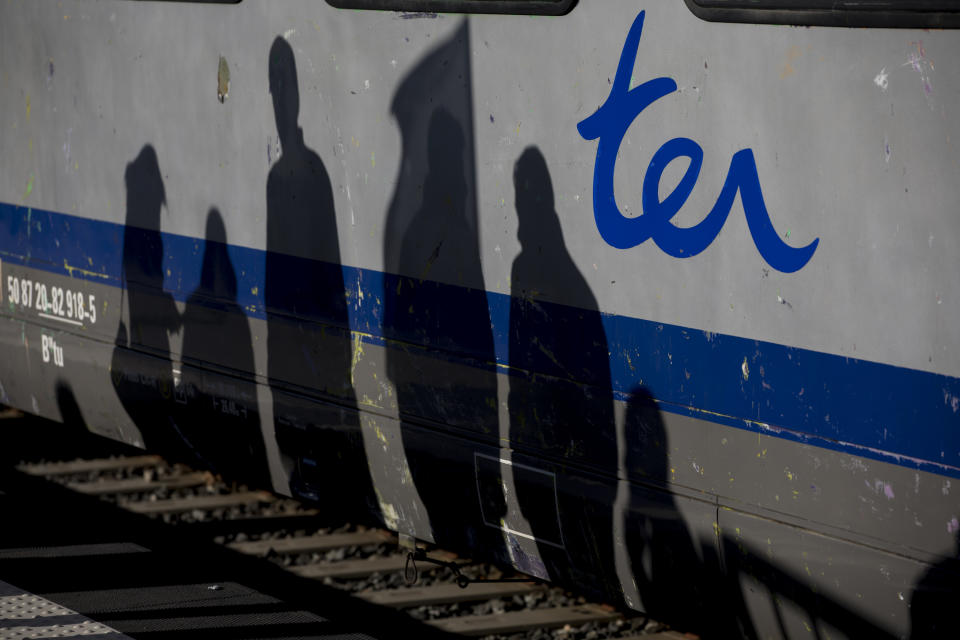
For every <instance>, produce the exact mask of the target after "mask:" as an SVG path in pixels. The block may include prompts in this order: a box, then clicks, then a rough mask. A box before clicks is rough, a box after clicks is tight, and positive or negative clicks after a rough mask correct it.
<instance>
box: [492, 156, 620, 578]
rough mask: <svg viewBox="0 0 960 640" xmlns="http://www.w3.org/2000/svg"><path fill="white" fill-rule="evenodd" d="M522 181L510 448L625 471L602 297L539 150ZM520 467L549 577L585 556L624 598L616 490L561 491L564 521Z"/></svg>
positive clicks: (522, 161) (522, 497) (516, 178)
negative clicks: (569, 239)
mask: <svg viewBox="0 0 960 640" xmlns="http://www.w3.org/2000/svg"><path fill="white" fill-rule="evenodd" d="M513 182H514V188H515V192H516V209H517V218H518V231H517V236H518V239H519V240H520V246H521V249H520V253H519V255H518V256H517V257H516V259H515V260H514V262H513V269H512V272H511V281H510V282H511V292H510V296H511V297H510V335H509V349H510V352H509V353H510V367H511V369H512V371H513V372H514V375H512V376H511V378H510V394H509V414H510V444H511V446H512V447H513V448H514V449H515V450H516V451H517V452H518V453H522V452H531V453H533V454H534V455H536V456H538V457H548V458H553V459H555V460H563V461H565V462H569V463H572V464H575V465H587V466H590V467H593V468H596V469H602V470H605V471H608V470H610V469H616V468H617V445H616V427H615V423H614V415H613V397H612V391H611V384H610V364H609V353H608V349H607V338H606V333H605V331H604V327H603V323H602V321H601V316H600V312H599V311H598V307H597V301H596V299H595V298H594V296H593V293H592V292H591V290H590V287H589V285H588V284H587V282H586V280H585V279H584V277H583V275H582V274H581V273H580V271H579V270H578V269H577V267H576V265H575V264H574V262H573V259H572V258H571V257H570V254H569V253H568V252H567V248H566V245H565V243H564V239H563V232H562V230H561V227H560V219H559V217H558V215H557V212H556V210H555V208H554V195H553V184H552V181H551V179H550V172H549V170H548V168H547V163H546V160H545V159H544V157H543V154H542V153H541V152H540V150H539V149H537V148H536V147H528V148H527V149H525V150H524V152H523V154H521V156H520V158H519V159H518V160H517V163H516V166H515V167H514V173H513ZM550 300H562V301H563V303H564V304H557V303H556V302H549V301H550ZM519 469H520V468H519V467H517V466H516V465H515V466H514V467H513V473H514V483H515V485H516V495H517V499H518V501H519V504H520V510H521V512H522V513H523V516H524V518H526V520H527V521H528V522H529V524H530V528H531V529H532V534H533V537H535V538H536V539H537V541H538V551H539V553H540V557H541V559H542V560H543V562H544V565H545V568H546V571H547V573H548V574H549V575H550V576H557V575H560V572H561V571H564V572H565V571H566V567H565V565H568V564H569V558H577V559H578V563H576V565H575V566H574V567H573V568H574V571H582V572H583V573H584V574H585V575H584V576H583V580H582V582H583V583H590V582H592V583H594V584H600V583H604V586H605V589H606V590H607V592H608V593H618V592H619V587H618V586H616V585H614V584H613V583H612V582H611V581H612V580H614V579H615V575H616V572H615V570H614V558H613V545H612V538H613V529H612V523H613V515H612V509H613V499H614V496H615V493H616V486H615V485H614V484H613V483H612V482H610V483H603V482H596V483H592V484H590V485H589V486H586V485H584V486H578V487H577V488H576V489H574V488H573V487H572V486H571V487H570V490H568V491H564V490H563V488H562V486H561V487H558V495H559V503H558V506H557V509H558V511H559V518H557V511H556V510H550V509H548V508H545V507H546V505H545V504H544V502H543V496H544V495H545V494H544V491H543V488H542V487H537V486H536V483H535V482H533V481H532V478H533V477H534V476H532V475H530V474H528V475H527V476H524V475H522V474H521V473H520V471H519ZM565 481H566V482H569V481H570V480H565V478H564V476H563V475H562V473H561V474H560V475H559V476H558V477H557V482H558V483H561V484H562V483H563V482H565ZM557 520H558V521H559V522H560V523H563V525H562V531H557V529H558V524H557ZM558 534H560V535H559V536H558ZM562 547H565V548H566V552H565V553H564V552H561V550H560V549H559V548H562ZM580 559H583V560H585V564H580V562H579V560H580ZM571 566H573V565H571ZM573 578H574V579H575V580H579V578H578V577H577V576H576V575H574V576H573Z"/></svg>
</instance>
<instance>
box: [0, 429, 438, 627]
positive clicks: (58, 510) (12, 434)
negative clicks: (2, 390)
mask: <svg viewBox="0 0 960 640" xmlns="http://www.w3.org/2000/svg"><path fill="white" fill-rule="evenodd" d="M0 425H2V427H0V428H3V429H4V430H5V432H6V434H7V435H8V436H9V439H7V440H6V442H12V444H13V445H14V447H15V450H16V453H12V451H13V450H14V447H7V446H5V447H4V448H3V449H2V451H3V453H2V455H0V460H2V462H3V466H2V469H0V513H2V514H3V523H4V526H3V527H2V528H0V580H3V581H5V582H8V583H10V584H13V585H16V586H17V587H19V588H21V589H24V590H26V591H29V592H31V593H34V594H37V595H41V596H44V597H46V598H48V599H50V600H52V601H54V602H56V603H58V604H61V605H63V606H65V607H68V608H70V609H73V610H75V611H77V612H78V613H81V614H83V615H86V616H88V617H90V618H92V619H94V620H99V621H102V622H103V623H105V624H107V625H109V626H111V627H113V628H115V629H117V630H118V631H121V632H123V633H126V634H128V635H129V636H131V637H134V638H160V637H163V638H177V639H178V640H179V639H184V640H185V639H187V638H253V637H256V638H292V637H297V638H303V637H317V638H319V637H331V636H351V635H353V637H360V638H363V637H372V638H397V637H411V638H437V639H439V638H449V637H451V636H449V635H448V634H445V633H441V632H439V631H437V630H436V629H434V628H432V627H429V626H426V625H423V624H421V623H418V622H416V621H414V620H411V619H410V618H409V617H407V616H406V615H404V614H401V613H399V612H397V611H395V610H392V609H384V608H381V607H378V606H375V605H370V604H368V603H365V602H363V601H360V600H357V599H355V598H353V597H351V596H350V595H349V594H347V593H344V592H342V591H340V590H337V589H335V588H333V587H328V586H324V585H322V584H320V583H318V582H316V581H312V580H308V579H304V578H300V577H297V576H295V575H292V574H290V573H288V572H287V571H285V570H283V569H282V568H280V567H278V566H276V565H274V564H272V563H270V562H265V561H263V560H261V559H258V558H253V557H249V556H245V555H242V554H239V553H236V552H233V551H231V550H229V549H226V548H224V547H221V546H219V545H216V544H214V543H212V542H210V540H209V538H207V537H206V536H205V535H198V534H197V533H196V532H195V531H194V530H193V529H192V528H191V527H190V526H181V527H173V526H170V525H164V524H163V523H161V522H159V521H155V520H151V519H148V518H146V517H143V516H139V515H136V514H132V513H129V512H126V511H124V510H122V509H120V508H118V507H115V506H113V505H111V504H109V503H106V502H103V501H101V500H98V499H96V498H92V497H89V496H84V495H80V494H77V493H74V492H72V491H70V490H68V489H65V488H63V487H62V486H59V485H57V484H55V483H53V482H50V481H47V480H44V479H41V478H36V477H32V476H29V475H26V474H23V473H20V472H17V471H15V470H14V469H13V465H14V464H15V463H16V462H17V461H19V460H20V459H28V460H29V459H39V458H40V457H43V458H45V459H47V460H50V459H57V458H61V459H73V458H75V457H76V455H78V454H79V455H84V456H88V457H105V456H108V455H114V454H117V453H121V452H123V450H124V449H127V450H128V452H129V449H128V448H127V447H123V446H122V445H116V444H115V443H111V442H108V441H105V440H103V439H102V438H99V437H96V436H90V435H89V434H79V435H78V434H76V433H71V432H70V430H68V429H64V428H63V427H62V426H61V425H57V424H54V423H51V422H48V421H45V420H40V419H38V418H32V417H23V418H8V419H4V420H3V421H2V422H0ZM5 444H6V443H5ZM356 634H359V635H356Z"/></svg>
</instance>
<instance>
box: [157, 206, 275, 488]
mask: <svg viewBox="0 0 960 640" xmlns="http://www.w3.org/2000/svg"><path fill="white" fill-rule="evenodd" d="M183 327H184V329H183V367H182V370H181V375H182V378H181V383H180V384H179V385H178V386H177V388H176V392H175V395H174V400H175V404H176V405H177V411H176V424H177V427H178V429H179V432H180V434H181V436H182V437H183V439H184V442H185V443H186V444H187V446H189V447H190V448H191V450H192V451H193V453H194V455H195V456H196V459H197V461H199V462H200V463H201V464H202V468H208V469H211V470H214V471H217V472H219V473H222V474H224V475H225V476H228V477H230V478H234V479H240V480H243V481H245V482H248V483H250V484H252V485H254V486H257V487H264V488H266V487H269V486H270V476H269V468H268V465H267V456H266V451H265V447H264V443H263V435H262V434H261V431H260V413H259V411H258V408H257V385H256V383H255V382H253V381H252V380H248V379H243V378H241V377H235V376H225V375H219V374H217V375H216V376H215V377H213V376H211V374H210V373H209V372H208V371H207V370H206V369H205V368H204V367H209V366H210V365H211V364H214V365H217V366H221V367H222V366H227V367H229V368H230V369H233V370H234V371H235V372H236V373H237V374H239V375H243V376H247V375H250V374H251V373H252V372H253V371H254V370H255V368H254V361H253V343H252V338H251V335H250V325H249V321H248V320H247V317H246V315H244V313H243V310H242V309H241V308H240V306H239V305H238V304H237V276H236V272H235V271H234V267H233V263H232V262H231V260H230V255H229V253H228V252H227V231H226V227H225V226H224V223H223V218H222V216H221V215H220V212H219V211H218V210H216V209H211V210H210V212H209V213H208V214H207V228H206V240H205V242H204V248H203V262H202V267H201V271H200V284H199V285H198V286H197V288H196V290H195V291H193V292H192V293H191V294H190V297H189V298H188V299H187V305H186V309H185V310H184V312H183Z"/></svg>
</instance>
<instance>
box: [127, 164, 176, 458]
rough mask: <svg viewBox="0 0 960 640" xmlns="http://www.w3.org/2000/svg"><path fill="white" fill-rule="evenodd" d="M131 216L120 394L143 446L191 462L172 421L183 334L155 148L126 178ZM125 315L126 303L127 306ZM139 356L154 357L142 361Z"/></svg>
mask: <svg viewBox="0 0 960 640" xmlns="http://www.w3.org/2000/svg"><path fill="white" fill-rule="evenodd" d="M124 183H125V185H126V191H127V215H126V222H125V226H124V230H123V264H122V268H123V276H122V279H123V282H122V286H123V290H122V291H123V295H125V296H126V302H127V309H128V310H129V316H128V318H129V322H130V325H129V327H128V326H127V325H126V324H125V323H124V322H123V321H122V320H121V322H120V323H119V326H118V329H117V338H116V346H115V347H114V350H113V357H112V360H111V365H110V375H111V379H112V381H113V386H114V389H115V390H116V392H117V395H118V396H119V398H120V402H121V403H122V404H123V407H124V409H125V410H126V411H127V414H128V415H129V416H130V418H131V420H133V422H134V424H135V425H136V426H137V429H139V431H140V435H141V438H142V440H143V445H144V446H145V447H146V448H148V449H150V450H152V451H156V452H158V453H162V454H163V455H165V456H167V457H169V458H171V459H173V460H180V459H187V460H189V459H190V458H191V455H190V452H189V450H188V448H187V447H185V445H184V443H183V442H182V440H181V439H180V438H179V437H178V436H177V435H176V427H175V425H174V423H173V421H172V420H171V411H172V404H171V398H172V392H173V373H172V365H171V362H170V339H169V334H170V333H174V332H176V331H179V330H180V327H181V319H180V313H179V311H177V308H176V305H175V303H174V299H173V296H172V295H170V294H169V293H166V292H164V290H163V238H162V237H161V235H160V212H161V208H162V207H163V206H164V205H165V204H166V194H165V191H164V187H163V178H162V177H161V174H160V166H159V164H158V162H157V154H156V151H154V149H153V147H152V146H150V145H146V146H144V147H143V149H141V150H140V153H139V154H138V155H137V157H136V158H135V159H134V160H133V161H132V162H131V163H130V164H128V165H127V168H126V171H125V172H124ZM120 307H121V310H122V309H123V303H122V302H121V305H120ZM134 351H140V352H144V353H149V354H151V355H153V356H154V357H152V358H145V357H143V356H138V355H136V354H135V353H134Z"/></svg>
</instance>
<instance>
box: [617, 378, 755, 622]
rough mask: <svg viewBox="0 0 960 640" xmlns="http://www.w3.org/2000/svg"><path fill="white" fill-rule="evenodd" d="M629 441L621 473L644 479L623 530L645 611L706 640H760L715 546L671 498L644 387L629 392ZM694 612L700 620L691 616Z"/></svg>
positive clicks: (660, 426)
mask: <svg viewBox="0 0 960 640" xmlns="http://www.w3.org/2000/svg"><path fill="white" fill-rule="evenodd" d="M624 434H625V438H624V442H625V445H626V451H625V455H624V468H625V470H626V472H627V475H628V477H632V478H634V479H636V480H639V482H633V483H631V486H630V500H629V502H628V505H629V506H628V508H627V511H626V513H625V515H624V531H625V537H626V540H627V550H628V554H629V557H630V569H631V573H632V576H633V580H634V584H636V587H637V592H638V595H639V596H640V599H641V607H642V609H643V610H644V611H645V612H646V613H648V614H649V615H650V616H652V617H654V618H656V619H658V620H662V621H665V622H670V623H675V624H677V625H678V626H679V627H680V628H682V629H685V630H688V631H696V632H699V633H701V634H704V635H706V636H707V637H716V638H735V637H747V638H752V637H755V635H756V634H755V633H754V632H753V630H752V629H751V628H750V623H749V618H748V616H746V615H745V607H744V606H743V604H742V599H741V598H740V596H739V592H738V589H739V587H738V586H737V585H736V583H735V582H734V583H733V584H732V585H731V586H732V588H730V589H722V588H721V587H722V586H723V583H722V581H721V575H722V570H721V562H720V559H719V558H718V554H717V550H716V547H715V545H713V544H706V545H704V544H703V543H702V542H701V541H699V540H697V539H696V538H695V537H694V536H693V535H692V534H691V532H690V530H689V528H688V526H687V523H686V519H685V518H684V515H683V514H682V513H681V510H680V509H679V508H678V505H677V502H676V499H675V497H674V494H673V493H671V492H669V491H667V487H668V481H669V475H668V470H669V452H670V446H669V441H668V436H667V431H666V428H665V425H664V421H663V416H662V414H661V413H660V408H659V406H658V405H657V402H656V400H655V399H654V397H653V395H652V394H651V393H650V391H649V390H648V389H647V388H646V387H642V386H640V387H636V388H634V389H633V390H632V391H631V392H630V396H629V398H628V399H627V407H626V413H625V417H624ZM641 483H642V484H641ZM707 509H710V507H707ZM712 518H713V516H712V514H711V519H712ZM719 594H725V596H724V597H720V596H719ZM692 611H695V612H697V614H698V615H697V616H691V615H690V613H691V612H692ZM701 624H702V625H703V627H702V628H701V627H700V626H699V625H701Z"/></svg>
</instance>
